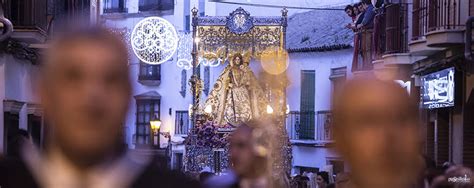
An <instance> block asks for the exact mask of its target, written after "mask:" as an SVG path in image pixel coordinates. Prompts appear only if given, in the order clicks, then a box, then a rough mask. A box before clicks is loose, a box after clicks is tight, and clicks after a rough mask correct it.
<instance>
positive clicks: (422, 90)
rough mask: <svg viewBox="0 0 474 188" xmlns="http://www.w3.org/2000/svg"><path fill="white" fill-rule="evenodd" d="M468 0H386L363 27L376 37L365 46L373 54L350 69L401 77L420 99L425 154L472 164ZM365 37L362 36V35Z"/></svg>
mask: <svg viewBox="0 0 474 188" xmlns="http://www.w3.org/2000/svg"><path fill="white" fill-rule="evenodd" d="M473 5H474V1H471V0H466V1H463V0H433V1H428V0H402V1H389V2H388V3H386V4H385V5H383V6H382V7H381V8H380V9H379V10H380V11H379V12H378V13H377V16H376V17H375V20H374V23H375V26H374V28H373V29H369V30H363V31H360V33H368V35H367V36H368V37H371V38H372V41H374V43H371V44H370V45H365V46H364V47H363V48H366V49H369V51H371V53H372V55H371V57H372V58H367V60H366V59H365V58H364V61H363V62H362V63H363V64H369V65H371V66H360V67H368V68H362V69H354V70H353V74H355V75H357V74H374V75H376V76H377V77H379V78H381V79H387V80H403V82H405V83H406V84H408V83H409V84H410V85H409V86H410V88H411V92H410V94H411V96H412V97H413V98H414V99H415V100H416V101H417V102H419V109H420V117H421V124H420V129H421V130H422V139H423V143H424V154H425V155H426V156H427V157H428V158H430V159H432V160H434V161H435V163H436V165H438V166H441V165H443V164H444V163H446V162H449V163H454V164H463V165H466V166H468V167H470V168H473V167H474V155H473V152H472V151H473V147H472V146H473V143H474V139H473V138H474V137H473V133H474V131H473V130H474V128H473V126H474V121H473V117H472V114H473V108H474V105H473V102H472V101H473V93H474V92H473V87H474V85H473V79H474V77H472V72H473V69H472V56H471V54H472V48H471V46H470V44H472V43H470V39H471V38H472V32H467V31H470V29H468V27H467V26H469V25H470V24H471V22H470V21H468V20H469V18H470V17H471V16H474V14H473V10H474V9H473ZM362 40H363V39H362Z"/></svg>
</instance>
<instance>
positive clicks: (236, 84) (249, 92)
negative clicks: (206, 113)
mask: <svg viewBox="0 0 474 188" xmlns="http://www.w3.org/2000/svg"><path fill="white" fill-rule="evenodd" d="M266 105H267V99H266V97H265V94H264V92H263V90H262V88H261V87H260V85H259V83H258V81H257V78H256V77H255V75H254V74H253V72H252V70H251V69H250V67H249V66H248V63H245V62H243V58H242V55H241V54H239V53H237V54H235V55H234V56H233V58H232V61H231V62H230V63H229V64H228V65H227V66H226V68H225V69H224V71H223V72H222V73H221V75H220V76H219V78H218V79H217V81H216V83H215V84H214V88H213V89H212V90H211V93H210V95H209V97H208V99H207V100H206V103H205V108H208V109H209V108H211V109H212V112H211V116H212V118H213V120H214V122H215V123H217V124H218V125H221V126H223V125H225V124H226V123H229V124H231V125H237V124H239V123H241V122H246V121H249V120H251V119H253V118H259V117H261V116H262V115H263V113H264V112H265V110H266Z"/></svg>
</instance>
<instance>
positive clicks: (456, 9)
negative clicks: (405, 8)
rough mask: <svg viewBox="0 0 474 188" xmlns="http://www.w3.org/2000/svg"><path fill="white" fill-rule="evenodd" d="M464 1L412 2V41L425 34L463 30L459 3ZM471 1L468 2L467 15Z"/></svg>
mask: <svg viewBox="0 0 474 188" xmlns="http://www.w3.org/2000/svg"><path fill="white" fill-rule="evenodd" d="M462 1H464V0H414V1H413V30H412V31H413V34H412V40H418V39H422V38H423V36H425V34H426V33H427V32H431V31H437V30H454V29H463V28H464V21H463V20H462V19H461V8H462V7H461V5H462V4H461V3H462ZM472 6H474V5H473V1H472V0H469V13H470V15H472V13H471V12H474V9H473V8H471V7H472Z"/></svg>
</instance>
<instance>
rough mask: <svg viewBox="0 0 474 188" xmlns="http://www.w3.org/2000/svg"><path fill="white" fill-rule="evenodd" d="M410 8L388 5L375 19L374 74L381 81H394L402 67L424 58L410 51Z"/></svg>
mask: <svg viewBox="0 0 474 188" xmlns="http://www.w3.org/2000/svg"><path fill="white" fill-rule="evenodd" d="M408 8H409V5H408V4H406V3H393V4H386V5H385V6H384V7H383V8H382V9H380V10H379V12H378V13H377V15H376V17H375V18H374V33H373V37H374V42H373V44H374V50H373V57H374V61H373V64H374V73H375V75H376V76H377V77H379V78H381V79H394V78H395V77H396V75H397V74H398V73H399V69H400V67H401V66H403V65H409V64H411V63H413V62H415V61H417V60H420V59H421V58H422V57H420V56H413V55H410V53H409V50H408Z"/></svg>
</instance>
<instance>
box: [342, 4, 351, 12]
mask: <svg viewBox="0 0 474 188" xmlns="http://www.w3.org/2000/svg"><path fill="white" fill-rule="evenodd" d="M352 8H353V7H352V5H347V6H346V8H344V11H347V9H349V10H351V11H352Z"/></svg>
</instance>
